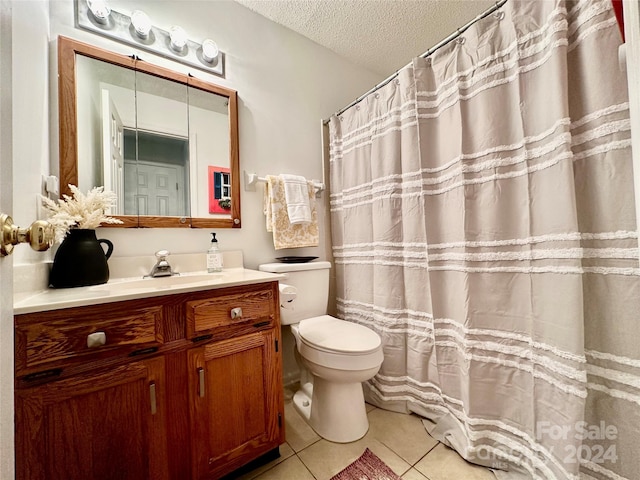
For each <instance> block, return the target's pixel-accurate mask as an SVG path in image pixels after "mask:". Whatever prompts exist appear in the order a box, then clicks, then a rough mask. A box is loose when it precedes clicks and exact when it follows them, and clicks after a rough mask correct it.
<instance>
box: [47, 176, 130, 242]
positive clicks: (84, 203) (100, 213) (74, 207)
mask: <svg viewBox="0 0 640 480" xmlns="http://www.w3.org/2000/svg"><path fill="white" fill-rule="evenodd" d="M69 189H71V192H72V193H73V196H72V197H70V196H69V195H62V198H61V199H59V200H58V201H57V202H54V201H53V200H51V199H49V198H46V197H42V205H43V206H44V207H45V208H46V209H47V210H49V212H51V215H50V216H49V222H50V223H51V224H52V225H53V228H54V230H55V233H56V240H57V241H59V242H61V241H62V240H63V239H64V237H65V236H66V235H67V233H68V232H69V230H70V229H72V228H85V229H94V228H97V227H99V226H100V224H101V223H122V221H121V220H118V219H117V218H113V217H109V216H107V215H106V214H105V212H106V211H107V209H109V208H111V207H114V206H115V204H116V200H117V196H116V194H115V193H113V192H110V191H106V192H105V191H104V187H94V188H92V189H91V190H89V191H88V192H87V194H86V195H85V194H83V193H82V192H81V191H80V190H79V189H78V187H76V186H75V185H69Z"/></svg>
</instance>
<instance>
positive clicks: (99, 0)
mask: <svg viewBox="0 0 640 480" xmlns="http://www.w3.org/2000/svg"><path fill="white" fill-rule="evenodd" d="M87 7H89V11H90V12H91V14H92V15H93V18H94V20H95V21H96V22H98V23H99V24H101V25H106V24H107V23H108V22H109V15H111V8H109V3H108V2H107V0H87Z"/></svg>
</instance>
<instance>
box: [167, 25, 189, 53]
mask: <svg viewBox="0 0 640 480" xmlns="http://www.w3.org/2000/svg"><path fill="white" fill-rule="evenodd" d="M169 38H170V39H171V48H173V49H174V50H175V51H176V52H182V50H183V49H184V46H185V45H186V44H187V34H186V32H185V31H184V30H183V28H182V27H179V26H178V25H174V26H173V27H171V28H170V29H169Z"/></svg>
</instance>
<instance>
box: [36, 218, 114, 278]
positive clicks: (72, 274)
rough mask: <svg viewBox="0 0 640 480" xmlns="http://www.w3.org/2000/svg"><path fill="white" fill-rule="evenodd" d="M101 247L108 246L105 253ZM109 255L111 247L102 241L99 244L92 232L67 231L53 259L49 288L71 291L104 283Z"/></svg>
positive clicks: (81, 230)
mask: <svg viewBox="0 0 640 480" xmlns="http://www.w3.org/2000/svg"><path fill="white" fill-rule="evenodd" d="M101 243H104V244H106V245H107V252H106V253H105V251H104V250H103V249H102V245H100V244H101ZM112 252H113V243H111V242H110V241H109V240H106V239H104V238H102V239H100V240H98V239H97V238H96V231H95V230H87V229H71V230H69V233H68V234H67V236H66V237H65V238H64V240H63V241H62V243H61V244H60V247H59V248H58V251H57V252H56V255H55V257H54V259H53V266H52V267H51V273H50V274H49V286H51V287H53V288H70V287H85V286H88V285H99V284H101V283H107V281H108V280H109V266H108V265H107V259H108V258H109V257H110V256H111V253H112Z"/></svg>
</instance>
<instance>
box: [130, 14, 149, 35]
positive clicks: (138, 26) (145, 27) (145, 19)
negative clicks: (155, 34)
mask: <svg viewBox="0 0 640 480" xmlns="http://www.w3.org/2000/svg"><path fill="white" fill-rule="evenodd" d="M131 25H133V29H134V30H135V31H136V35H138V36H139V37H140V38H147V37H148V36H149V32H150V31H151V20H149V16H148V15H147V14H146V13H144V12H143V11H142V10H135V11H134V12H133V13H132V14H131Z"/></svg>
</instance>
